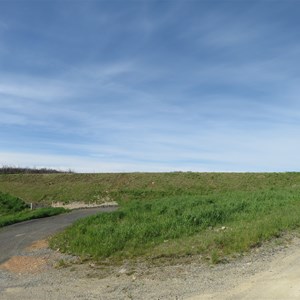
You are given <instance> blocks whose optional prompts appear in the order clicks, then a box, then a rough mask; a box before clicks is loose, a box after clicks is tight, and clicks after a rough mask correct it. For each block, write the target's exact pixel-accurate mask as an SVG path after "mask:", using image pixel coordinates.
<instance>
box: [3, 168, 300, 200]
mask: <svg viewBox="0 0 300 300" xmlns="http://www.w3.org/2000/svg"><path fill="white" fill-rule="evenodd" d="M295 187H300V173H181V172H174V173H124V174H15V175H6V174H0V190H1V191H3V192H7V193H11V194H13V195H15V196H17V197H20V198H22V199H26V200H27V201H29V202H43V203H51V202H52V201H63V202H70V201H82V200H83V201H87V202H89V201H99V202H101V201H105V200H107V199H112V200H115V201H117V202H119V203H121V202H126V201H132V200H151V199H159V198H163V197H168V196H170V197H171V196H186V195H200V196H201V195H208V194H217V193H224V192H234V191H248V192H253V191H260V190H265V189H269V188H274V189H280V188H295Z"/></svg>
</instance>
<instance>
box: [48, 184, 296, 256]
mask: <svg viewBox="0 0 300 300" xmlns="http://www.w3.org/2000/svg"><path fill="white" fill-rule="evenodd" d="M299 214H300V189H299V188H295V189H293V190H290V189H281V190H277V191H275V190H273V189H269V190H265V191H253V192H241V191H235V192H224V193H219V194H215V195H203V196H198V195H186V196H174V197H170V196H169V197H165V198H160V199H154V200H151V201H149V200H145V201H131V202H124V203H123V205H122V208H121V209H120V210H119V211H116V212H113V213H109V214H100V215H96V216H92V217H89V218H87V219H84V220H80V221H78V222H77V223H75V225H74V226H72V227H70V228H68V229H67V230H66V231H65V232H63V233H61V234H58V235H57V236H56V237H55V238H54V239H53V240H52V242H51V243H52V246H53V247H55V248H60V249H61V250H62V251H65V252H69V253H73V254H77V255H81V256H82V257H88V258H92V259H94V260H101V259H103V258H108V257H109V258H111V259H124V258H132V257H137V256H141V255H145V256H147V257H160V256H178V255H190V254H203V255H206V256H207V255H209V256H211V257H212V260H213V261H217V260H219V258H222V257H224V256H226V255H229V254H233V253H235V252H241V251H246V250H248V249H249V248H251V247H253V246H255V245H259V244H260V243H261V242H263V241H265V240H267V239H270V238H272V237H274V236H278V235H280V233H281V232H283V231H285V230H288V229H293V228H296V227H299V226H300V218H299Z"/></svg>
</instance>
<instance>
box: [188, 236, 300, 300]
mask: <svg viewBox="0 0 300 300" xmlns="http://www.w3.org/2000/svg"><path fill="white" fill-rule="evenodd" d="M299 246H300V244H299V241H298V245H297V246H296V247H295V245H293V247H291V249H288V250H287V251H286V252H284V253H281V254H278V255H276V256H275V257H273V258H272V259H270V262H267V263H266V264H265V265H266V266H265V268H264V270H263V271H262V272H258V273H257V274H254V275H253V276H251V277H250V278H247V279H246V280H242V281H241V282H240V283H239V284H238V285H236V286H235V287H234V288H231V289H225V290H223V291H221V292H217V293H214V292H211V293H206V294H201V295H198V296H194V297H191V298H189V300H206V299H228V300H229V299H231V300H239V299H247V300H252V299H253V300H254V299H272V300H273V299H274V300H275V299H276V300H283V299H285V300H292V299H293V300H296V299H300V248H299ZM229 276H230V274H229Z"/></svg>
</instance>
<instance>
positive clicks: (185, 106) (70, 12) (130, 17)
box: [0, 1, 300, 172]
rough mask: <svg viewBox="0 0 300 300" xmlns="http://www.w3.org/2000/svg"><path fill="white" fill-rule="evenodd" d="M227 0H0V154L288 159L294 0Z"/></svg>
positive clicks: (233, 161)
mask: <svg viewBox="0 0 300 300" xmlns="http://www.w3.org/2000/svg"><path fill="white" fill-rule="evenodd" d="M234 4H236V5H233V3H231V2H226V3H219V2H218V3H209V2H206V1H201V2H199V3H198V2H196V1H189V2H187V3H186V2H183V1H172V2H169V1H167V2H164V3H161V2H156V1H153V2H151V3H150V2H147V1H141V2H139V3H137V4H136V5H133V4H128V5H126V7H124V5H123V4H122V3H121V2H118V1H117V2H115V1H113V2H112V3H108V2H100V3H98V2H88V3H81V2H78V3H77V2H76V3H75V4H73V3H68V2H62V3H58V2H53V3H48V2H47V3H46V4H41V3H38V4H37V3H36V2H31V1H29V7H27V8H26V9H25V8H24V7H23V4H20V6H19V7H18V8H16V7H15V5H14V4H9V3H8V2H2V3H1V4H0V17H1V20H3V21H1V23H0V40H1V47H0V48H1V49H0V69H1V72H0V127H1V130H0V163H2V164H19V165H25V166H30V165H32V166H46V167H61V168H64V169H65V168H67V169H68V168H72V169H74V170H77V171H113V172H116V171H174V170H185V171H186V170H192V171H272V170H273V171H287V170H300V164H298V163H297V158H296V152H297V151H296V150H297V149H299V146H300V145H299V143H298V142H297V136H298V133H297V132H298V131H299V130H300V121H299V120H300V119H299V117H300V115H299V113H298V112H299V111H300V110H299V109H300V107H299V101H298V95H299V92H300V91H299V86H300V85H299V78H300V77H299V76H300V74H299V72H300V71H299V66H298V61H299V56H300V44H299V42H298V39H297V38H295V37H296V33H297V32H298V31H297V29H299V27H300V26H299V21H298V17H297V14H296V13H295V12H296V11H298V10H299V9H298V6H297V5H296V4H293V3H287V4H284V3H277V2H276V5H274V7H273V8H272V9H270V7H269V5H267V4H266V3H263V2H261V1H254V2H253V3H251V4H250V3H244V4H242V3H234ZM22 7H23V8H24V9H21V8H22ZM1 8H2V9H1ZM288 13H289V14H288ZM75 21H76V22H75ZM22 24H26V26H25V25H24V26H23V25H22ZM58 29H60V30H58ZM20 149H22V150H20Z"/></svg>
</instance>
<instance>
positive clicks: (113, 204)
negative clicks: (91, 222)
mask: <svg viewBox="0 0 300 300" xmlns="http://www.w3.org/2000/svg"><path fill="white" fill-rule="evenodd" d="M51 206H52V207H63V208H67V209H80V208H96V207H117V206H118V203H117V202H115V201H110V202H104V203H100V204H99V203H94V202H90V203H85V202H72V203H68V204H66V203H63V202H52V204H51Z"/></svg>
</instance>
